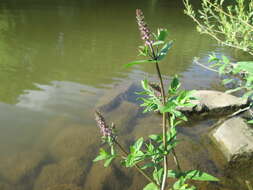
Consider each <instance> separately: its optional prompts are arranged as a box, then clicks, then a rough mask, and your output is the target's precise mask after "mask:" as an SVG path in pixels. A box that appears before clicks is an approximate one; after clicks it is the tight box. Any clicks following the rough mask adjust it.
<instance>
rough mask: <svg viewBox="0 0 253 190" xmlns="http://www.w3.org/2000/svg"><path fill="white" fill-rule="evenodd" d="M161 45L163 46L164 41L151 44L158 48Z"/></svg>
mask: <svg viewBox="0 0 253 190" xmlns="http://www.w3.org/2000/svg"><path fill="white" fill-rule="evenodd" d="M161 44H164V41H156V42H154V43H153V46H159V45H161Z"/></svg>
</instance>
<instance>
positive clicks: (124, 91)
mask: <svg viewBox="0 0 253 190" xmlns="http://www.w3.org/2000/svg"><path fill="white" fill-rule="evenodd" d="M133 87H134V84H133V83H123V84H117V85H115V86H114V87H113V88H112V89H111V90H109V91H108V92H107V93H105V94H104V95H103V96H102V97H101V98H100V99H99V101H98V103H97V105H96V107H97V108H98V109H99V110H100V111H103V112H107V111H111V110H112V109H114V108H115V107H117V106H118V105H119V104H120V103H121V101H122V100H125V99H127V96H128V95H129V92H130V91H131V89H132V88H133Z"/></svg>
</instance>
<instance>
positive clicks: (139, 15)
mask: <svg viewBox="0 0 253 190" xmlns="http://www.w3.org/2000/svg"><path fill="white" fill-rule="evenodd" d="M136 19H137V24H138V26H139V30H140V32H141V39H142V40H144V42H145V45H147V46H151V45H152V44H153V40H152V39H151V32H150V30H149V28H148V25H147V24H146V22H145V19H144V15H143V12H142V10H141V9H136Z"/></svg>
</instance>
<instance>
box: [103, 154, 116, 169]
mask: <svg viewBox="0 0 253 190" xmlns="http://www.w3.org/2000/svg"><path fill="white" fill-rule="evenodd" d="M114 158H116V156H110V158H108V159H107V160H106V161H105V163H104V167H108V166H109V165H110V164H111V162H112V161H113V160H114Z"/></svg>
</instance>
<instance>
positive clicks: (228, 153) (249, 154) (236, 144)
mask: <svg viewBox="0 0 253 190" xmlns="http://www.w3.org/2000/svg"><path fill="white" fill-rule="evenodd" d="M211 136H212V139H214V142H215V143H216V144H217V145H218V147H219V148H220V149H221V151H222V152H223V153H224V155H225V157H226V158H227V160H228V161H229V162H237V161H242V160H250V159H251V158H253V128H252V127H250V126H248V125H247V124H246V123H245V122H244V120H243V119H242V118H240V117H235V118H231V119H229V120H227V121H225V122H224V123H223V124H221V125H220V126H219V127H218V128H216V129H215V130H214V131H213V132H212V133H211Z"/></svg>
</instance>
